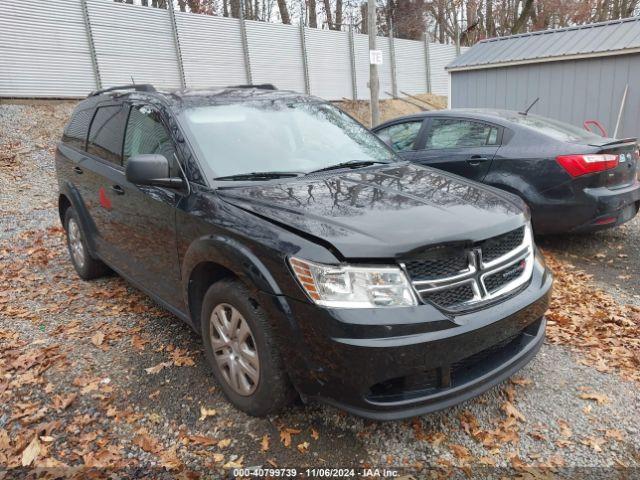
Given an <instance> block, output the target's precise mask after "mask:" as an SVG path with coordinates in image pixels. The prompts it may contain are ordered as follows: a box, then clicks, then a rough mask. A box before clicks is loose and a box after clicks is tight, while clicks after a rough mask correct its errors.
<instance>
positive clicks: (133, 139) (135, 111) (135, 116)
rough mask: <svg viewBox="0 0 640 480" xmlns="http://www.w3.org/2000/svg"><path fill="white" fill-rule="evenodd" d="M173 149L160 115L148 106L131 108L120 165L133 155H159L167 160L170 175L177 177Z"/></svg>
mask: <svg viewBox="0 0 640 480" xmlns="http://www.w3.org/2000/svg"><path fill="white" fill-rule="evenodd" d="M175 151H176V150H175V147H174V145H173V140H172V139H171V135H170V134H169V132H168V131H167V129H166V128H165V126H164V124H163V123H162V120H161V118H160V114H159V113H158V111H157V110H155V109H153V108H151V107H149V106H148V105H135V106H133V107H131V112H130V113H129V120H128V121H127V130H126V133H125V139H124V155H123V161H122V164H123V165H124V166H126V164H127V161H128V160H129V158H130V157H133V156H134V155H142V154H154V153H155V154H160V155H164V156H165V157H166V159H167V160H169V168H170V174H171V175H178V168H177V165H176V157H175Z"/></svg>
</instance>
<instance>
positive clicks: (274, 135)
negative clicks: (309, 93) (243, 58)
mask: <svg viewBox="0 0 640 480" xmlns="http://www.w3.org/2000/svg"><path fill="white" fill-rule="evenodd" d="M184 116H185V120H186V124H187V125H188V127H189V130H190V131H191V133H192V135H193V137H194V139H195V142H194V143H195V144H196V146H197V148H199V150H200V151H201V154H202V158H203V159H204V161H205V162H206V163H207V164H208V165H209V167H210V168H211V170H213V172H214V174H215V176H226V175H235V174H242V173H248V172H256V171H259V172H264V171H279V172H282V171H287V172H290V171H297V172H299V171H310V170H316V169H319V168H324V167H328V166H330V165H335V164H337V163H341V162H346V161H350V160H365V161H366V160H380V161H382V160H388V159H390V158H393V153H392V152H391V150H390V149H388V148H387V147H386V145H385V144H384V143H383V142H382V141H381V140H380V139H379V138H378V137H376V136H375V135H374V134H373V133H371V132H370V131H369V130H367V129H366V128H365V127H363V126H362V125H361V124H359V123H358V122H356V121H355V120H353V119H352V118H351V117H349V116H348V115H346V114H345V113H344V112H342V111H340V110H339V109H338V108H336V107H334V106H333V105H328V104H324V103H316V102H310V101H308V100H305V101H298V100H290V99H286V100H284V99H283V100H270V101H257V102H245V103H242V104H234V105H214V106H204V107H196V108H190V109H188V110H186V111H185V114H184Z"/></svg>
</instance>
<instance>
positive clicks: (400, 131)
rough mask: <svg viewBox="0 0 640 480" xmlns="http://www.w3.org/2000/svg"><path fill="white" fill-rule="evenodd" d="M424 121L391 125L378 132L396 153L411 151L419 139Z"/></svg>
mask: <svg viewBox="0 0 640 480" xmlns="http://www.w3.org/2000/svg"><path fill="white" fill-rule="evenodd" d="M420 127H422V121H421V120H420V121H415V122H405V123H399V124H397V125H391V126H390V127H387V128H384V129H382V130H379V131H378V132H377V134H378V136H379V137H380V138H381V139H382V140H384V141H385V143H387V144H388V145H390V146H391V148H393V149H394V150H395V151H396V152H404V151H407V150H411V149H412V148H413V146H414V145H415V143H416V139H417V138H418V132H419V131H420Z"/></svg>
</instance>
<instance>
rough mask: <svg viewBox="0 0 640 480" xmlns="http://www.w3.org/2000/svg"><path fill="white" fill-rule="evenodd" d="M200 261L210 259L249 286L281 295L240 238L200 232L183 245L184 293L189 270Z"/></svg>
mask: <svg viewBox="0 0 640 480" xmlns="http://www.w3.org/2000/svg"><path fill="white" fill-rule="evenodd" d="M203 262H212V263H215V264H217V265H220V266H221V267H224V268H226V269H227V270H229V271H231V272H233V273H234V274H235V275H236V276H237V277H239V278H240V279H241V280H243V281H244V282H245V283H246V284H247V285H248V286H249V288H251V289H254V290H256V291H262V292H266V293H269V294H272V295H282V290H281V288H280V286H279V285H278V282H277V281H276V279H275V278H274V277H273V275H272V274H271V272H270V271H269V269H268V268H267V267H266V266H265V265H264V263H263V262H262V261H261V260H260V259H259V258H258V257H257V256H256V255H255V254H254V253H253V252H252V251H251V249H250V248H249V247H248V246H246V245H245V244H243V243H242V242H239V241H238V240H236V239H233V238H230V237H226V236H223V235H205V236H202V237H200V238H198V239H197V240H195V241H193V242H192V243H191V245H190V246H189V248H188V249H187V251H186V253H185V255H184V259H183V261H182V278H183V288H184V293H185V294H186V293H187V292H188V288H189V278H190V277H191V273H192V272H193V270H194V269H195V268H196V267H197V266H198V265H199V264H200V263H203ZM185 298H186V297H185Z"/></svg>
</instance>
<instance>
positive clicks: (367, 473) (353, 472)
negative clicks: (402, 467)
mask: <svg viewBox="0 0 640 480" xmlns="http://www.w3.org/2000/svg"><path fill="white" fill-rule="evenodd" d="M233 476H234V477H236V478H237V477H240V478H242V477H257V478H264V477H283V478H296V477H301V478H350V477H363V478H394V477H398V476H400V472H399V471H398V470H395V469H389V468H359V469H356V468H304V469H297V468H261V467H259V468H236V469H234V470H233Z"/></svg>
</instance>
